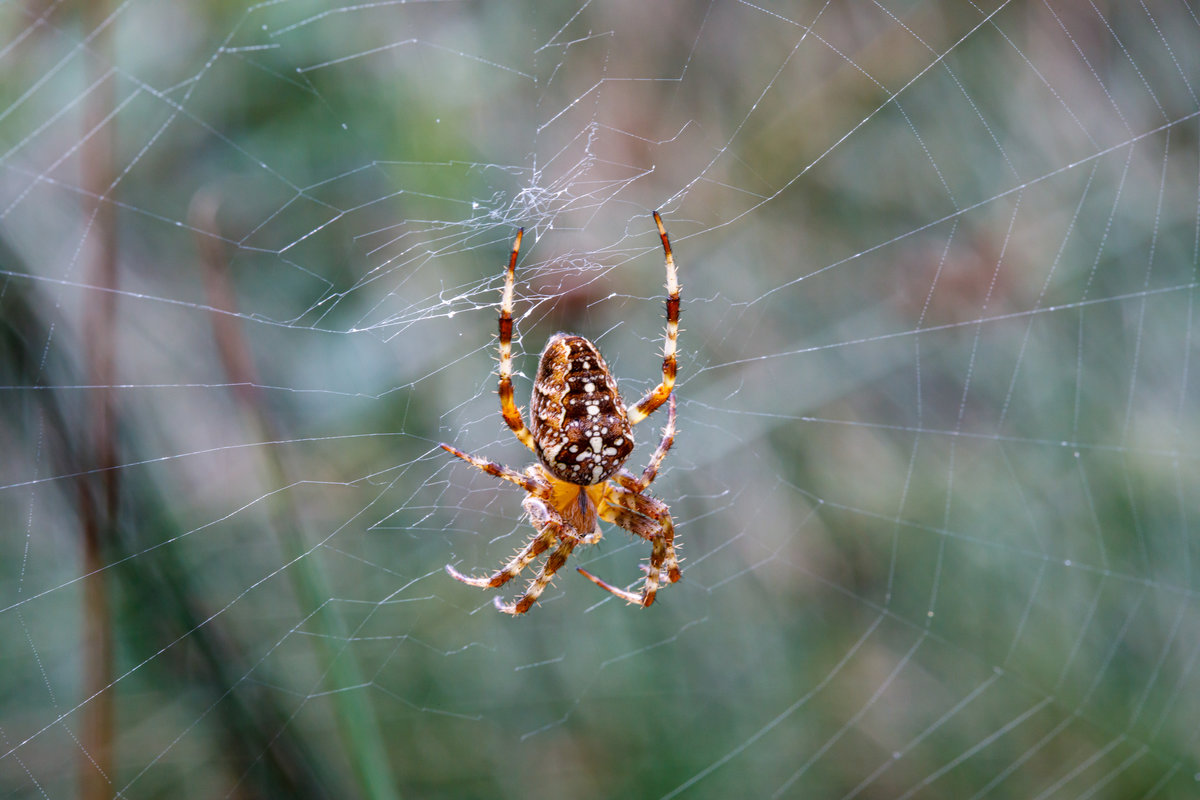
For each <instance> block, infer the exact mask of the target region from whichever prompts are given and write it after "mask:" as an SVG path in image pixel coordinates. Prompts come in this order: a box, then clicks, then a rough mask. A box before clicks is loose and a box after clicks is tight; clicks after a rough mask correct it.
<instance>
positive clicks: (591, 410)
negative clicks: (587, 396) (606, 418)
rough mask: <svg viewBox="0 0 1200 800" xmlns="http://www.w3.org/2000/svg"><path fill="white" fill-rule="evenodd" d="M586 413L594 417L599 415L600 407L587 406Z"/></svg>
mask: <svg viewBox="0 0 1200 800" xmlns="http://www.w3.org/2000/svg"><path fill="white" fill-rule="evenodd" d="M587 412H588V415H589V416H592V417H594V416H596V415H597V414H599V413H600V406H588V407H587Z"/></svg>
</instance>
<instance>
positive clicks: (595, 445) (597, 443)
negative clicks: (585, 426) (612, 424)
mask: <svg viewBox="0 0 1200 800" xmlns="http://www.w3.org/2000/svg"><path fill="white" fill-rule="evenodd" d="M590 441H591V443H592V449H593V450H595V451H596V452H597V453H599V452H600V448H601V447H603V446H604V440H603V439H601V438H600V437H599V436H593V437H592V438H591V439H590Z"/></svg>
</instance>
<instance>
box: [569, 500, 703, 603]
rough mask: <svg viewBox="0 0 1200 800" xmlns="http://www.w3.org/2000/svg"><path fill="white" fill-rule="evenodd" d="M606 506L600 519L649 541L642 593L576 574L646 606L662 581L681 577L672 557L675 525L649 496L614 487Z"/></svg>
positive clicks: (592, 576)
mask: <svg viewBox="0 0 1200 800" xmlns="http://www.w3.org/2000/svg"><path fill="white" fill-rule="evenodd" d="M605 499H606V500H607V503H606V504H605V505H604V507H603V508H602V509H601V511H600V516H601V518H602V519H605V520H607V521H608V522H611V523H613V524H614V525H617V526H619V527H622V528H624V529H625V530H627V531H629V532H630V533H634V534H637V535H638V536H641V537H642V538H643V539H646V540H648V541H649V542H650V543H651V545H652V548H651V551H650V563H649V565H648V566H646V567H645V571H646V580H645V583H644V584H643V585H642V591H641V593H640V594H639V593H637V592H631V591H629V590H627V589H619V588H617V587H616V586H613V585H612V584H610V583H607V582H606V581H603V580H601V579H599V578H597V577H596V576H595V575H593V574H591V573H590V572H588V571H587V570H585V569H582V568H577V569H578V570H579V573H580V574H581V575H583V576H584V577H585V578H587V579H588V580H590V581H591V582H592V583H594V584H596V585H597V586H599V587H600V588H601V589H604V590H605V591H608V592H611V593H613V594H615V595H616V596H617V597H620V598H621V599H622V600H625V601H626V602H628V603H632V604H634V605H639V606H642V607H643V608H644V607H647V606H649V605H651V604H652V603H653V602H654V597H655V595H656V593H657V592H658V585H659V582H660V581H662V580H663V579H664V578H665V579H666V581H667V582H668V583H675V582H676V581H677V580H679V579H680V578H681V577H683V576H682V575H681V573H680V572H679V558H678V557H677V556H676V554H675V525H674V523H673V522H672V520H671V513H670V510H669V509H668V508H667V506H666V504H665V503H663V502H661V501H659V500H655V499H654V498H652V497H646V496H645V495H641V494H636V493H633V492H628V491H625V490H622V489H618V488H617V487H615V486H613V487H610V490H609V491H608V492H606V493H605Z"/></svg>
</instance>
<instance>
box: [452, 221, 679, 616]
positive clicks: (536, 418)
mask: <svg viewBox="0 0 1200 800" xmlns="http://www.w3.org/2000/svg"><path fill="white" fill-rule="evenodd" d="M654 223H655V225H657V226H658V234H659V238H661V239H662V245H663V252H664V254H665V257H666V269H667V284H666V288H667V333H666V345H665V347H664V348H663V367H662V381H661V382H660V383H659V384H658V385H657V386H656V387H654V388H653V389H651V390H650V391H649V392H647V393H646V394H645V395H644V396H643V397H642V398H641V399H640V400H638V401H637V402H636V403H633V404H631V405H625V404H623V403H622V402H621V396H620V394H619V392H618V390H617V382H616V379H615V378H613V375H612V373H611V372H610V371H609V369H608V365H607V364H606V363H605V361H604V358H603V357H602V356H601V355H600V351H599V350H598V349H597V348H596V346H595V345H594V344H593V343H592V342H590V341H589V340H588V339H586V338H584V337H582V336H575V335H572V334H566V333H556V334H555V335H554V336H552V337H550V340H549V341H548V342H547V343H546V347H545V348H544V349H543V350H542V355H541V357H540V359H539V360H538V371H537V378H536V379H535V381H534V386H533V397H532V400H531V403H530V424H529V426H528V427H526V425H525V421H524V418H523V416H522V414H521V410H520V408H518V407H517V405H516V403H515V401H514V399H513V386H512V333H513V320H512V305H513V283H514V280H515V277H514V274H515V271H516V263H517V253H518V252H519V250H520V248H521V237H522V236H523V235H524V229H523V228H522V229H521V230H519V231H517V236H516V240H515V241H514V242H513V247H512V253H511V255H510V256H509V260H508V269H507V272H506V274H505V281H504V294H503V297H502V300H501V303H500V368H499V375H500V412H501V414H502V415H503V416H504V421H505V422H506V423H507V424H508V426H509V428H510V429H511V430H512V431H513V433H514V434H515V435H516V437H517V438H518V439H519V440H520V441H521V443H522V444H524V445H525V446H526V447H528V448H529V449H530V450H532V451H533V452H534V454H536V455H537V457H538V462H539V463H537V464H532V465H530V466H529V467H527V468H526V469H525V471H524V472H523V473H522V472H517V471H516V470H513V469H510V468H509V467H505V466H503V465H501V464H497V463H495V462H493V461H488V460H487V459H482V458H479V457H477V456H473V455H469V454H467V453H464V452H462V451H461V450H458V449H456V448H454V447H451V446H450V445H447V444H443V445H442V447H443V448H445V449H446V450H447V451H449V452H451V453H453V454H454V455H456V456H458V457H459V458H461V459H463V460H464V461H467V462H469V463H470V464H473V465H474V466H476V467H478V468H479V469H481V470H483V471H484V472H486V473H488V474H489V475H494V476H495V477H497V478H501V479H503V480H506V481H509V482H511V483H515V484H516V485H518V486H520V487H521V488H522V489H524V490H525V492H526V493H527V496H526V498H525V500H524V501H523V502H522V503H521V507H522V508H524V509H525V513H527V514H528V515H529V520H530V522H531V523H532V525H533V527H534V529H535V531H536V534H535V535H534V537H533V538H532V539H530V540H529V541H528V542H527V543H526V544H525V545H524V546H523V547H522V548H521V549H520V550H519V551H518V552H517V554H516V555H515V556H514V557H513V558H512V559H511V560H510V561H509V562H508V563H507V564H505V565H504V566H502V567H501V568H500V569H499V570H497V571H496V572H494V573H492V574H491V575H488V576H482V577H470V576H467V575H463V574H462V573H460V572H459V571H458V570H456V569H454V567H452V566H450V565H449V564H447V565H446V571H447V572H448V573H450V575H451V577H453V578H455V579H456V580H459V581H462V582H463V583H466V584H469V585H471V586H478V587H480V588H495V587H499V586H502V585H504V584H505V583H507V582H508V581H510V580H511V579H513V578H514V577H516V576H517V575H518V574H519V573H520V572H521V571H522V570H523V569H525V567H527V566H528V565H529V564H530V563H531V562H533V560H534V559H536V558H537V557H538V556H540V555H541V554H542V553H544V552H546V551H547V550H551V548H553V550H552V551H551V553H550V555H549V556H547V557H546V561H545V563H544V564H543V565H542V568H541V570H539V571H538V573H537V575H536V576H535V577H534V579H533V580H532V581H531V582H530V584H529V586H528V588H527V589H526V591H525V593H524V594H523V595H521V596H520V597H518V598H517V599H516V600H514V601H513V602H511V603H505V602H503V601H502V600H501V599H500V598H499V597H496V598H495V601H494V602H495V605H496V608H497V609H499V610H500V611H503V612H505V613H508V614H524V613H525V612H526V611H528V610H529V609H530V608H531V607H532V606H533V604H534V603H536V602H537V600H538V598H539V597H540V596H541V594H542V592H543V591H545V589H546V587H547V586H548V585H549V584H550V582H551V580H552V579H553V578H554V575H555V573H557V572H558V571H559V570H560V569H562V567H563V566H564V565H565V564H566V562H567V559H568V558H569V557H570V555H571V552H572V551H573V550H574V549H575V548H576V547H578V546H580V545H589V544H595V543H596V542H598V541H600V538H601V536H602V534H601V532H600V526H599V520H605V521H606V522H611V523H612V524H614V525H617V526H618V527H620V528H624V529H625V530H627V531H629V532H630V533H633V534H635V535H637V536H640V537H641V538H643V539H646V540H647V541H649V542H650V544H651V551H650V559H649V563H648V564H646V565H644V566H643V570H644V571H645V573H646V574H645V578H644V581H643V584H642V588H641V591H640V592H634V591H630V590H628V589H620V588H617V587H616V586H612V585H611V584H608V583H606V582H605V581H603V580H601V579H600V578H597V577H596V576H595V575H592V574H591V573H590V572H588V571H586V570H584V569H582V568H577V569H578V571H579V572H580V573H581V574H582V575H584V576H585V577H586V578H588V579H589V580H591V581H592V582H593V583H595V584H596V585H597V586H599V587H600V588H602V589H605V590H607V591H609V592H612V593H613V594H615V595H616V596H617V597H620V598H622V599H624V600H626V601H628V602H630V603H633V604H635V605H640V606H643V607H645V606H649V605H650V604H651V603H653V602H654V598H655V594H656V592H657V591H658V587H659V584H660V583H662V582H663V581H666V582H668V583H674V582H675V581H678V580H679V578H680V577H681V575H680V572H679V559H678V557H677V556H676V553H675V528H674V524H673V523H672V521H671V513H670V509H669V508H668V507H667V505H666V503H664V502H662V501H661V500H658V499H655V498H653V497H650V496H649V495H647V494H644V492H645V491H646V489H647V488H648V487H649V486H650V484H651V483H653V481H654V478H655V476H656V475H657V474H658V468H659V466H660V465H661V464H662V461H663V459H664V458H665V457H666V455H667V451H668V450H670V449H671V444H672V443H673V442H674V439H675V397H674V395H673V394H672V390H673V388H674V386H675V371H676V362H675V351H676V342H677V339H678V336H679V283H678V281H677V280H676V274H675V260H674V258H673V257H672V255H671V244H670V241H669V240H668V239H667V231H666V229H665V228H664V227H663V223H662V219H661V218H660V217H659V215H658V212H657V211H656V212H654ZM668 400H669V404H668V406H667V425H666V428H665V429H664V430H663V438H662V440H661V441H660V442H659V445H658V448H657V449H656V450H655V451H654V454H653V455H652V456H651V457H650V462H649V464H647V466H646V468H645V469H644V470H642V474H641V475H640V476H637V475H634V474H633V473H632V472H630V471H629V470H627V469H624V467H623V465H624V463H625V461H626V459H628V458H629V455H630V453H632V452H633V445H634V439H633V426H634V425H637V424H638V423H639V422H641V421H643V420H644V419H646V417H648V416H649V415H650V414H651V413H653V412H654V411H655V410H656V409H658V408H659V406H661V405H663V403H667V402H668Z"/></svg>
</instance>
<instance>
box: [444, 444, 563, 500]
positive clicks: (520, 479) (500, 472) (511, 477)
mask: <svg viewBox="0 0 1200 800" xmlns="http://www.w3.org/2000/svg"><path fill="white" fill-rule="evenodd" d="M442 449H443V450H445V451H446V452H447V453H453V454H454V455H456V456H458V457H459V458H461V459H462V460H463V461H466V462H467V463H468V464H471V465H472V466H475V467H478V468H479V469H481V470H483V471H484V472H486V473H487V474H488V475H492V476H494V477H497V478H501V479H503V480H506V481H508V482H509V483H515V484H516V485H517V486H520V487H521V488H522V489H524V490H525V491H527V492H529V493H530V494H531V495H534V496H535V497H540V498H542V499H549V497H550V486H549V485H548V484H547V483H545V482H544V481H539V480H537V479H535V478H533V477H531V476H529V475H527V474H523V473H520V472H517V471H516V470H515V469H511V468H509V467H506V466H504V465H503V464H497V463H496V462H495V461H488V460H487V459H486V458H479V457H478V456H473V455H471V454H469V453H464V452H463V451H462V450H459V449H458V448H457V447H452V446H450V445H448V444H442Z"/></svg>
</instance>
